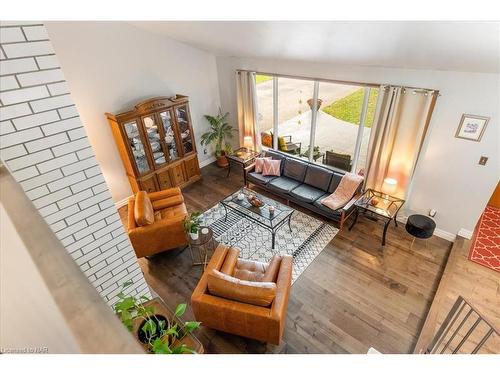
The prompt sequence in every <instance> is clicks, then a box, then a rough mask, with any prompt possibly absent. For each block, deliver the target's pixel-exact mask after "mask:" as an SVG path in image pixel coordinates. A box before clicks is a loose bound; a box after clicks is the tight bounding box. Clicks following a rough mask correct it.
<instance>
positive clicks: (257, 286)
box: [207, 269, 276, 306]
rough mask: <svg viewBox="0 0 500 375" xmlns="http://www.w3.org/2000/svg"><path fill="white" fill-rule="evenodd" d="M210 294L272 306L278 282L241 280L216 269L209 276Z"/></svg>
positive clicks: (252, 303)
mask: <svg viewBox="0 0 500 375" xmlns="http://www.w3.org/2000/svg"><path fill="white" fill-rule="evenodd" d="M207 283H208V290H209V292H210V294H212V295H214V296H218V297H222V298H226V299H229V300H233V301H237V302H243V303H247V304H250V305H256V306H270V305H271V304H272V303H273V301H274V298H275V297H276V284H275V283H273V282H256V281H246V280H240V279H237V278H235V277H232V276H229V275H226V274H223V273H222V272H219V271H217V270H215V269H212V270H210V272H209V273H208V276H207Z"/></svg>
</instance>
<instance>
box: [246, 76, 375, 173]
mask: <svg viewBox="0 0 500 375" xmlns="http://www.w3.org/2000/svg"><path fill="white" fill-rule="evenodd" d="M255 75H256V76H257V75H263V76H268V77H272V81H273V147H272V149H273V150H278V126H279V95H278V94H279V79H280V78H291V79H301V80H305V81H312V82H313V84H314V88H313V107H312V113H311V130H310V134H309V135H310V138H309V145H310V150H314V147H315V140H316V126H317V119H318V111H316V108H317V105H318V97H319V87H320V83H321V82H323V83H336V84H343V85H350V86H360V87H362V88H363V89H364V96H363V104H362V107H361V113H360V119H359V125H358V133H357V135H356V142H355V145H354V153H353V157H352V166H351V170H350V172H351V173H355V171H356V169H357V167H358V161H359V155H360V153H361V143H362V141H363V132H364V128H365V124H366V118H367V115H368V103H369V98H370V93H371V89H372V88H379V87H380V85H375V84H370V83H358V82H347V81H334V80H325V79H317V78H306V77H300V76H289V75H279V74H269V73H261V72H255ZM254 95H255V98H254V99H255V103H258V100H257V90H255V92H254ZM377 100H378V98H377ZM256 110H257V111H258V105H257V104H256ZM256 125H257V126H258V124H256ZM256 131H257V132H260V129H256ZM313 157H314V152H309V157H308V161H309V162H312V163H315V164H320V163H317V162H315V161H314V160H313ZM321 165H323V164H321ZM325 167H327V168H331V169H335V168H333V167H330V166H325Z"/></svg>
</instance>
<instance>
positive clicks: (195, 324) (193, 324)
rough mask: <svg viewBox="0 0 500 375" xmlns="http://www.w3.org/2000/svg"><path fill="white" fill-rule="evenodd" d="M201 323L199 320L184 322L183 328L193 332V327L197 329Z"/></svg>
mask: <svg viewBox="0 0 500 375" xmlns="http://www.w3.org/2000/svg"><path fill="white" fill-rule="evenodd" d="M200 325H201V322H186V323H184V328H185V329H186V331H187V332H189V333H190V332H193V331H194V330H195V329H198V328H199V327H200Z"/></svg>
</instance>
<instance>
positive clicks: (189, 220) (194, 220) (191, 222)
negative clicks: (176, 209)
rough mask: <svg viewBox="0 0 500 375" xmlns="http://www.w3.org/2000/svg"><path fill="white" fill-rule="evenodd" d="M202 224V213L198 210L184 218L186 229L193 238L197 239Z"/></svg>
mask: <svg viewBox="0 0 500 375" xmlns="http://www.w3.org/2000/svg"><path fill="white" fill-rule="evenodd" d="M200 225H201V213H200V212H198V211H196V212H193V213H191V214H190V215H188V216H186V218H185V219H184V230H185V231H186V233H188V234H189V236H190V237H191V239H192V240H197V239H198V236H199V233H198V232H199V230H200Z"/></svg>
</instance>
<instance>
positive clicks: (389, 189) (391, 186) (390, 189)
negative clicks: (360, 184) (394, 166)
mask: <svg viewBox="0 0 500 375" xmlns="http://www.w3.org/2000/svg"><path fill="white" fill-rule="evenodd" d="M397 186H398V181H396V179H394V178H386V179H384V184H383V185H382V190H383V192H384V193H386V194H394V193H395V192H396V187H397Z"/></svg>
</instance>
